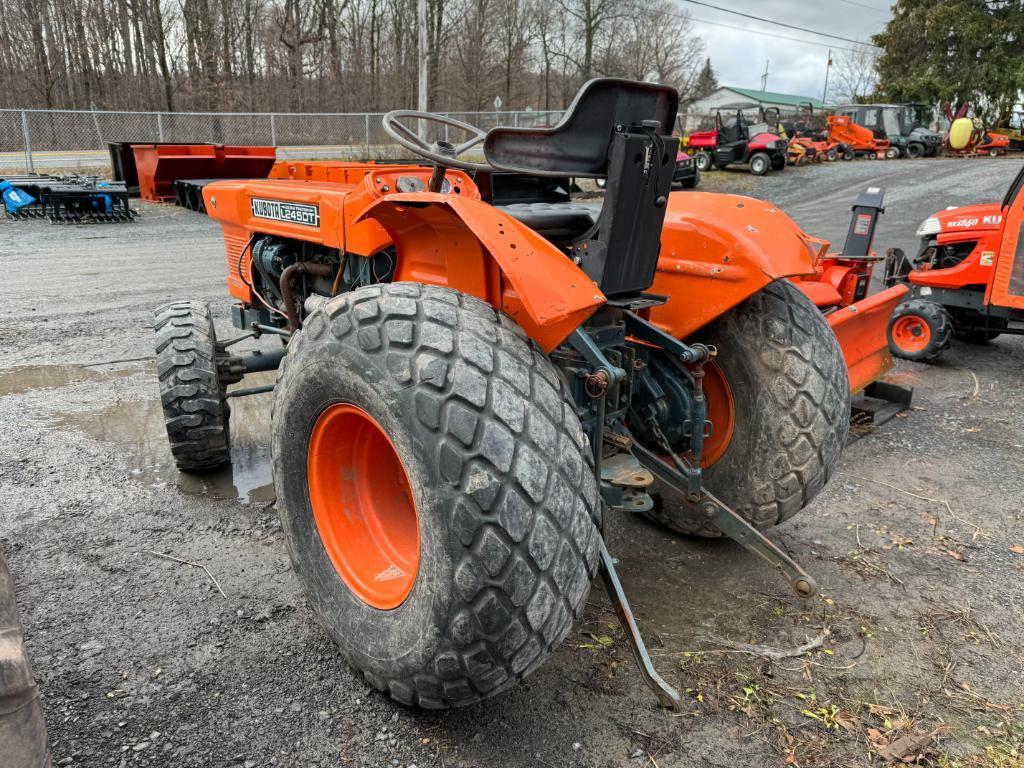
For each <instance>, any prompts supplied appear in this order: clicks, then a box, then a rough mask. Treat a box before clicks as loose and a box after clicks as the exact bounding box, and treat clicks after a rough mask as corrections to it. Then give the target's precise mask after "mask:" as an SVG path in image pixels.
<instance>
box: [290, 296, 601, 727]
mask: <svg viewBox="0 0 1024 768" xmlns="http://www.w3.org/2000/svg"><path fill="white" fill-rule="evenodd" d="M277 381H278V383H277V387H276V389H275V391H274V412H273V422H272V423H273V427H272V445H273V465H274V484H275V488H276V491H277V499H278V507H279V509H280V513H281V521H282V525H283V529H284V532H285V535H286V538H287V541H288V547H289V551H290V553H291V558H292V563H293V566H294V569H295V572H296V574H297V575H298V576H299V578H300V579H301V581H302V582H303V585H304V587H305V589H306V594H307V596H308V599H309V602H310V604H311V605H312V607H313V609H314V610H315V611H316V613H317V615H318V616H319V619H320V621H321V622H322V624H323V625H324V627H325V628H326V629H327V631H328V632H329V633H330V635H331V636H332V637H333V638H334V640H335V641H336V642H337V644H338V646H339V648H340V649H341V652H342V655H343V656H344V657H345V658H346V659H347V660H348V662H349V663H350V664H351V665H352V666H353V667H355V668H356V669H357V670H359V671H360V672H361V673H362V674H363V676H364V677H365V679H366V681H367V682H368V683H369V684H370V685H372V686H373V687H374V688H377V689H378V690H380V691H386V692H387V693H388V694H390V696H391V697H392V698H394V699H395V700H397V701H399V702H401V703H403V704H406V705H417V706H421V707H427V708H446V707H453V706H461V705H465V704H471V703H473V702H476V701H480V700H481V699H485V698H488V697H490V696H493V695H495V694H497V693H498V692H500V691H502V690H504V689H506V688H508V687H510V686H512V685H513V684H515V683H516V682H517V681H518V680H520V679H522V678H523V677H525V676H526V675H527V674H529V673H530V672H531V671H532V670H533V669H535V668H536V667H537V666H539V665H540V663H541V662H542V661H543V660H544V659H545V658H546V657H547V656H548V655H549V654H550V653H551V652H552V651H553V650H554V649H555V648H556V647H557V646H558V644H559V643H560V642H561V641H562V640H563V639H564V638H565V637H566V635H567V634H568V633H569V630H570V629H571V627H572V625H573V622H574V620H575V619H576V618H577V617H579V615H580V614H581V612H582V611H583V609H584V606H585V604H586V599H587V594H588V593H589V591H590V583H591V579H592V578H593V576H594V574H595V572H596V569H597V552H598V535H599V534H598V531H597V527H596V524H599V522H600V515H601V512H600V509H601V507H600V502H599V500H598V492H597V483H596V480H595V478H594V473H593V462H592V459H591V451H590V448H589V442H588V441H587V438H586V437H585V435H584V432H583V429H582V427H581V425H580V421H579V418H578V417H577V415H576V411H575V408H574V406H573V405H572V404H570V403H569V402H568V401H567V400H566V397H565V392H564V390H563V386H564V385H563V383H562V378H561V377H560V376H559V374H558V373H557V371H556V369H555V367H554V366H553V365H552V363H551V361H550V360H548V358H547V357H546V356H544V355H543V354H542V353H541V352H540V350H539V349H538V348H537V347H536V345H534V344H533V343H532V342H531V341H530V340H529V339H528V338H527V336H526V335H525V334H524V333H523V331H522V330H521V329H520V328H519V326H517V325H516V324H515V322H513V321H512V320H511V319H510V318H509V317H507V316H505V315H503V314H499V313H496V312H495V311H494V310H493V309H492V308H491V307H490V306H489V305H487V304H486V303H484V302H482V301H480V300H478V299H476V298H473V297H471V296H467V295H465V294H461V293H459V292H457V291H453V290H451V289H448V288H440V287H436V286H426V285H420V284H415V283H394V284H390V285H375V286H369V287H366V288H361V289H359V290H357V291H353V292H352V293H349V294H345V295H343V296H339V297H336V298H334V299H332V300H331V301H329V302H327V303H326V304H325V305H324V307H323V308H322V309H319V310H317V311H315V312H314V313H312V314H311V315H310V316H309V318H308V319H307V320H306V321H305V324H304V328H303V330H302V331H301V332H300V333H298V334H296V335H295V336H294V337H293V338H292V339H291V342H290V344H289V352H288V355H287V356H286V358H285V360H284V363H283V365H282V367H281V368H280V370H279V373H278V380H277Z"/></svg>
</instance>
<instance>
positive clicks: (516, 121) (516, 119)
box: [512, 112, 519, 128]
mask: <svg viewBox="0 0 1024 768" xmlns="http://www.w3.org/2000/svg"><path fill="white" fill-rule="evenodd" d="M512 127H513V128H518V127H519V113H518V112H513V113H512Z"/></svg>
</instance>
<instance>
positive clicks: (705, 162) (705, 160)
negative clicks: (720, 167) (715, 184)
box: [693, 152, 711, 173]
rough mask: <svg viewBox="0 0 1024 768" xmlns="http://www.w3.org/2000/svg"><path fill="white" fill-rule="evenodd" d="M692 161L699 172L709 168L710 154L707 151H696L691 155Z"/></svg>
mask: <svg viewBox="0 0 1024 768" xmlns="http://www.w3.org/2000/svg"><path fill="white" fill-rule="evenodd" d="M693 162H694V164H695V165H696V166H697V170H698V171H700V172H701V173H703V172H705V171H710V170H711V155H709V154H708V153H707V152H698V153H697V154H696V155H694V156H693Z"/></svg>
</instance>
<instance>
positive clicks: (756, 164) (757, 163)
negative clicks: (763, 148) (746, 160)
mask: <svg viewBox="0 0 1024 768" xmlns="http://www.w3.org/2000/svg"><path fill="white" fill-rule="evenodd" d="M771 169H772V160H771V158H770V157H768V155H767V154H766V153H764V152H755V153H754V156H753V157H751V158H750V172H751V173H752V174H754V175H755V176H764V175H765V174H766V173H768V171H770V170H771Z"/></svg>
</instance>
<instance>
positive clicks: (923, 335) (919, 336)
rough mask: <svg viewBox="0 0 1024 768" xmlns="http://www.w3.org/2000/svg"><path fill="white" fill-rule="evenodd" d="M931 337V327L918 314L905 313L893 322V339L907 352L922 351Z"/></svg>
mask: <svg viewBox="0 0 1024 768" xmlns="http://www.w3.org/2000/svg"><path fill="white" fill-rule="evenodd" d="M931 339H932V330H931V328H929V327H928V323H926V322H925V321H924V320H923V319H922V318H920V317H918V316H917V315H904V316H903V317H901V318H899V319H898V320H897V321H896V322H895V323H893V324H892V340H893V341H895V342H896V346H898V347H899V348H900V349H904V350H906V351H907V352H920V351H921V350H922V349H924V348H925V347H927V346H928V342H930V341H931Z"/></svg>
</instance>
